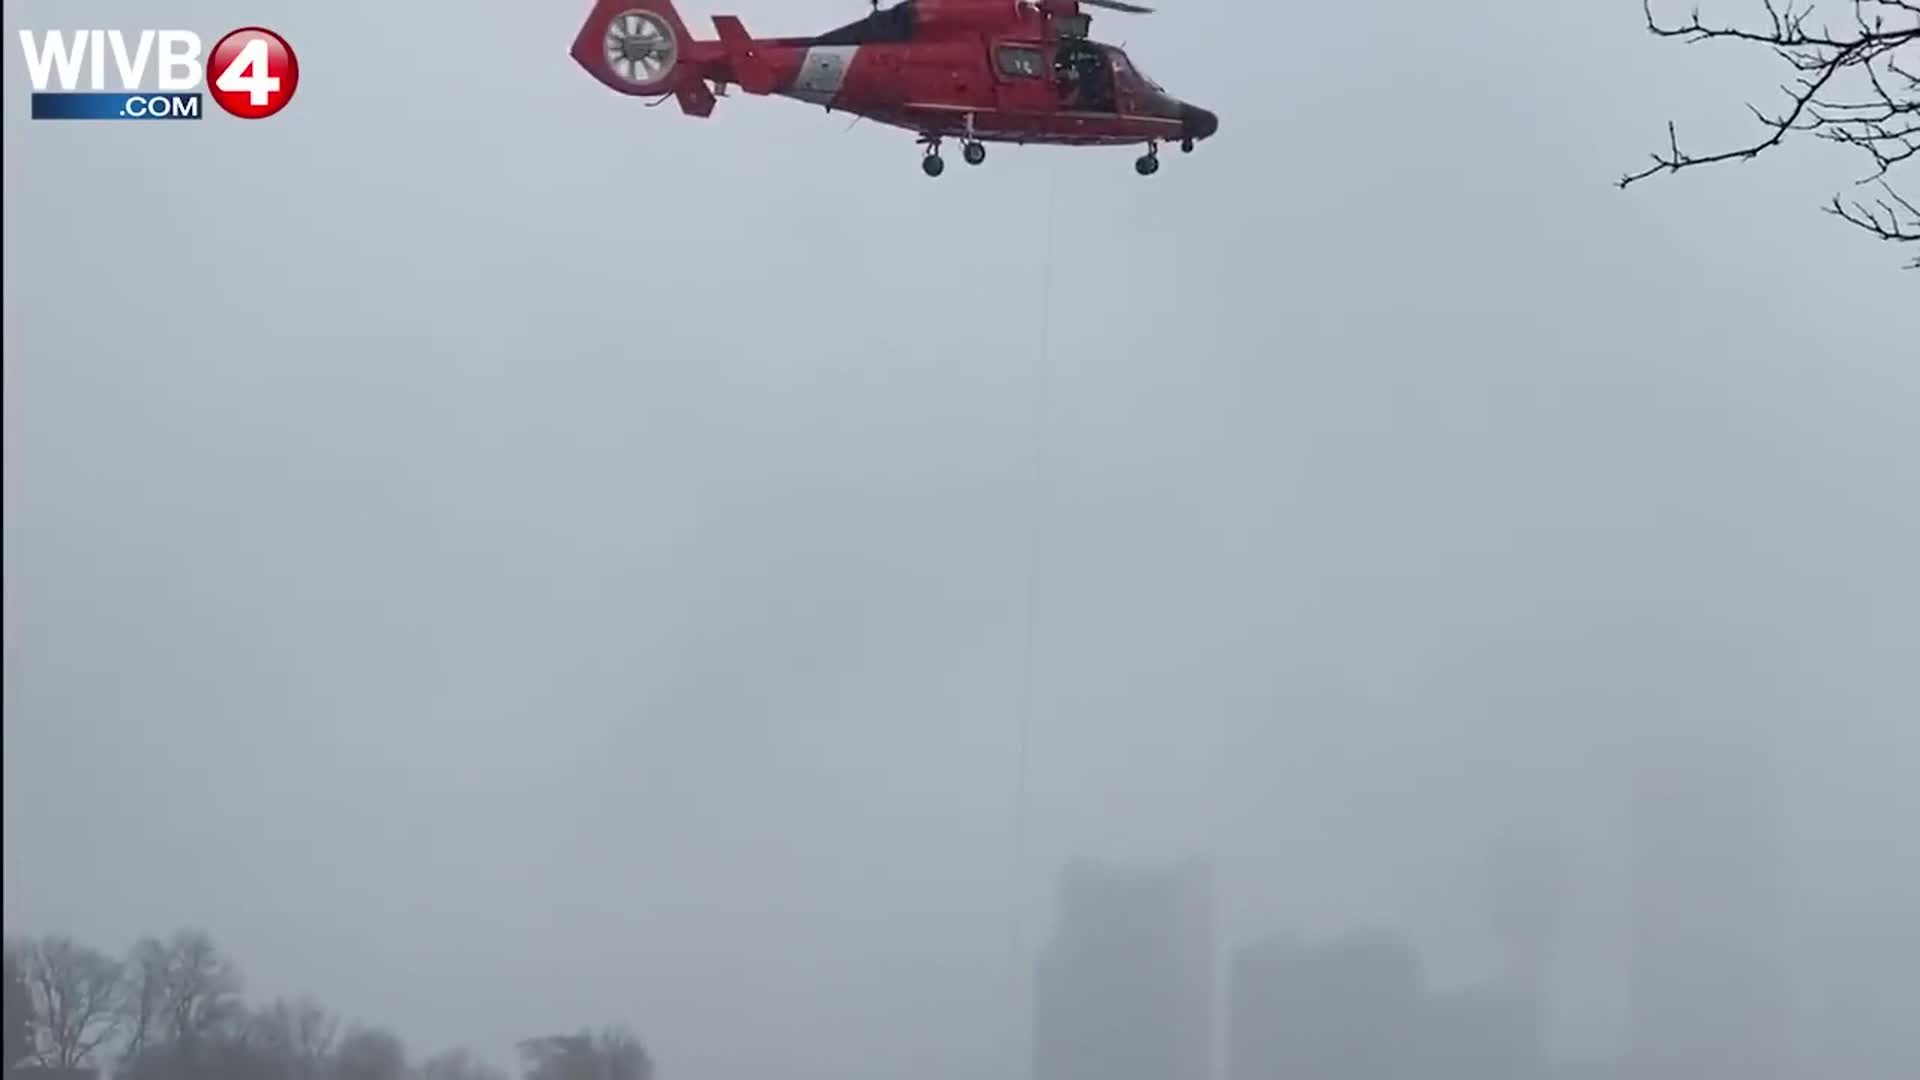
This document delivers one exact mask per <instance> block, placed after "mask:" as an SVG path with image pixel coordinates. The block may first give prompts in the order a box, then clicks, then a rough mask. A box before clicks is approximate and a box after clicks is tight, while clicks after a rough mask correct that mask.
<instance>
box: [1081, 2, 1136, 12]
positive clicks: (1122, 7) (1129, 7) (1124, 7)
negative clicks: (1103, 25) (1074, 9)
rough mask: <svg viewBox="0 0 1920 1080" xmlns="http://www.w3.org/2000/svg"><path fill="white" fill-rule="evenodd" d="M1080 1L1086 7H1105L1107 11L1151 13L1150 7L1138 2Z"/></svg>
mask: <svg viewBox="0 0 1920 1080" xmlns="http://www.w3.org/2000/svg"><path fill="white" fill-rule="evenodd" d="M1080 2H1081V3H1082V4H1085V5H1086V6H1087V7H1097V8H1106V9H1107V10H1109V11H1124V12H1126V13H1127V14H1129V15H1151V14H1153V9H1152V8H1150V7H1141V6H1140V5H1139V4H1129V3H1127V2H1126V0H1080Z"/></svg>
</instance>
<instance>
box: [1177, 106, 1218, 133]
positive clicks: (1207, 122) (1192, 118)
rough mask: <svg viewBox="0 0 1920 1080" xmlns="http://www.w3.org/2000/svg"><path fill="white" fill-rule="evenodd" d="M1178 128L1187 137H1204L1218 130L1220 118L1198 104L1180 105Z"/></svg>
mask: <svg viewBox="0 0 1920 1080" xmlns="http://www.w3.org/2000/svg"><path fill="white" fill-rule="evenodd" d="M1180 130H1181V134H1183V135H1185V136H1186V137H1188V138H1191V139H1204V138H1206V137H1207V136H1209V135H1211V134H1213V133H1214V132H1215V131H1218V130H1220V118H1219V117H1218V116H1215V115H1214V114H1213V113H1211V112H1209V111H1207V110H1206V109H1203V108H1201V107H1200V106H1198V105H1182V106H1180Z"/></svg>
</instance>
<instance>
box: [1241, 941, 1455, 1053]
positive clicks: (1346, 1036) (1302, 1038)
mask: <svg viewBox="0 0 1920 1080" xmlns="http://www.w3.org/2000/svg"><path fill="white" fill-rule="evenodd" d="M1425 981H1426V980H1425V974H1424V972H1423V970H1422V965H1421V960H1420V954H1419V952H1418V951H1417V950H1415V948H1414V947H1413V946H1412V945H1411V944H1410V943H1408V942H1407V941H1405V940H1404V939H1402V938H1400V937H1399V936H1398V935H1395V934H1390V933H1386V932H1381V931H1357V932H1354V933H1351V934H1347V935H1345V936H1342V937H1340V938H1337V939H1335V940H1333V941H1328V942H1313V943H1303V942H1299V941H1296V940H1293V939H1291V938H1285V937H1276V938H1268V939H1266V940H1263V941H1258V942H1255V943H1253V944H1250V945H1246V946H1243V947H1241V948H1239V949H1236V950H1235V951H1234V954H1233V961H1232V964H1231V971H1230V975H1229V977H1228V985H1229V987H1230V989H1229V991H1228V993H1229V994H1230V998H1231V1003H1230V1005H1229V1007H1228V1020H1227V1047H1228V1051H1227V1053H1228V1060H1229V1066H1228V1069H1229V1080H1295V1078H1299V1080H1411V1078H1413V1077H1424V1076H1425V1075H1427V1074H1426V1072H1425V1071H1424V1070H1423V1069H1422V1068H1421V1067H1420V1064H1421V1063H1420V1054H1421V1049H1422V1046H1421V1043H1422V1040H1423V1038H1424V1037H1425V1024H1424V1009H1425V1005H1426V1002H1425Z"/></svg>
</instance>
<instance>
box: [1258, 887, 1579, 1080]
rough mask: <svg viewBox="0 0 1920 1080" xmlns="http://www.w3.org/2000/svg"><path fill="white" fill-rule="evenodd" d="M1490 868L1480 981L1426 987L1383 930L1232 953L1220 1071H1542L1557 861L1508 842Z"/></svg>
mask: <svg viewBox="0 0 1920 1080" xmlns="http://www.w3.org/2000/svg"><path fill="white" fill-rule="evenodd" d="M1492 870H1493V872H1492V874H1491V876H1490V879H1489V882H1488V885H1489V896H1488V901H1489V910H1488V917H1489V919H1490V921H1491V924H1492V927H1491V928H1492V930H1493V933H1494V936H1495V938H1496V939H1497V940H1498V942H1499V944H1500V946H1501V951H1502V953H1503V956H1502V960H1503V963H1502V965H1501V970H1500V971H1499V973H1498V974H1497V975H1495V976H1494V977H1493V978H1491V979H1488V980H1487V981H1485V982H1482V983H1479V984H1476V985H1472V986H1466V987H1449V988H1445V989H1440V988H1434V987H1431V986H1430V985H1429V983H1428V978H1427V972H1426V970H1425V964H1424V962H1423V961H1422V959H1421V956H1420V953H1419V950H1418V949H1417V948H1416V947H1415V946H1414V944H1413V943H1412V942H1410V941H1409V940H1407V939H1406V938H1404V937H1402V936H1400V935H1398V934H1394V933H1390V932H1386V931H1379V930H1369V931H1356V932H1353V933H1349V934H1346V935H1344V936H1341V937H1338V938H1335V939H1333V940H1330V941H1324V942H1314V943H1302V942H1299V941H1295V940H1293V939H1290V938H1285V937H1277V938H1269V939H1267V940H1264V941H1259V942H1255V943H1253V944H1250V945H1247V946H1245V947H1243V948H1240V949H1238V950H1236V951H1235V952H1234V954H1233V961H1232V965H1231V974H1230V977H1229V991H1228V993H1229V994H1230V1004H1229V1007H1228V1017H1229V1019H1228V1035H1227V1045H1228V1055H1229V1061H1230V1066H1229V1080H1541V1078H1542V1077H1544V1076H1546V1075H1547V1071H1548V1070H1547V1059H1546V1053H1545V1038H1544V1029H1545V1022H1544V1021H1545V1012H1546V1009H1545V1003H1546V984H1547V974H1548V968H1549V965H1550V961H1551V958H1552V947H1553V943H1554V939H1555V937H1556V936H1557V932H1558V929H1559V921H1560V920H1559V913H1560V883H1559V876H1558V868H1557V866H1556V865H1555V864H1554V863H1553V862H1552V861H1551V860H1548V859H1545V858H1542V857H1539V856H1536V855H1532V854H1528V853H1522V852H1508V853H1503V854H1502V855H1501V856H1500V857H1499V858H1498V859H1496V860H1495V862H1494V864H1493V867H1492Z"/></svg>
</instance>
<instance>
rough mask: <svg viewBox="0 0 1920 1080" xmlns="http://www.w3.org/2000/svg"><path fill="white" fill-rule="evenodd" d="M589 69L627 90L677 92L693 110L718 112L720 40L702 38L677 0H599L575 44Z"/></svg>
mask: <svg viewBox="0 0 1920 1080" xmlns="http://www.w3.org/2000/svg"><path fill="white" fill-rule="evenodd" d="M570 51H571V54H572V56H573V59H574V62H575V63H577V64H579V65H580V66H581V67H583V68H585V69H586V70H587V73H588V74H589V75H592V76H593V77H594V78H595V79H598V80H599V81H600V82H601V83H603V84H605V85H606V86H608V87H610V88H612V89H614V90H617V91H619V92H620V93H622V94H631V95H633V96H636V97H661V96H663V95H667V94H671V95H673V96H674V97H675V98H677V99H678V100H679V102H680V109H681V111H682V112H685V113H687V114H688V115H689V116H708V115H710V114H712V112H713V104H714V97H713V91H712V90H711V89H709V88H708V86H707V82H706V80H707V77H708V74H709V73H708V71H707V68H708V67H709V66H710V65H711V63H712V61H713V60H714V59H716V58H717V57H718V56H719V55H721V53H720V50H719V46H718V43H716V42H712V41H697V40H695V39H694V37H693V35H692V34H691V33H689V32H688V30H687V24H686V23H685V22H684V21H682V20H681V18H680V13H679V11H677V10H675V9H674V6H673V0H595V2H594V5H593V10H592V11H590V12H589V13H588V14H587V19H586V22H584V23H582V24H581V26H580V33H579V34H578V35H576V36H575V37H574V39H573V48H572V49H571V50H570Z"/></svg>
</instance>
